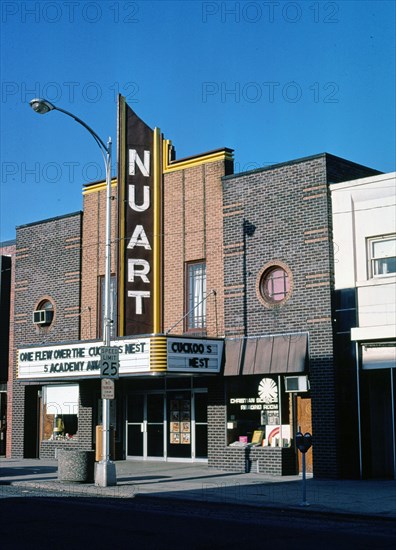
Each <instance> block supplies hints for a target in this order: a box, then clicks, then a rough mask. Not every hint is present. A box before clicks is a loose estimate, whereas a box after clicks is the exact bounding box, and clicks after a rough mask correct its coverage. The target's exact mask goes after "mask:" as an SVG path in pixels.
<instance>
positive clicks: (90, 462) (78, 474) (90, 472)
mask: <svg viewBox="0 0 396 550" xmlns="http://www.w3.org/2000/svg"><path fill="white" fill-rule="evenodd" d="M94 464H95V451H72V450H65V449H60V450H58V479H59V481H68V482H72V483H93V481H94Z"/></svg>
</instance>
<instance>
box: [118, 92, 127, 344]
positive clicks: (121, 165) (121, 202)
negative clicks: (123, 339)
mask: <svg viewBox="0 0 396 550" xmlns="http://www.w3.org/2000/svg"><path fill="white" fill-rule="evenodd" d="M119 110H120V111H119V119H118V124H119V127H118V144H119V146H118V147H119V148H118V154H119V158H118V170H119V172H118V208H119V213H120V214H119V228H118V238H119V243H118V251H119V256H118V261H119V264H118V269H119V271H118V276H119V284H118V288H119V292H118V312H119V327H118V334H119V335H120V336H124V335H125V204H126V203H125V200H126V197H125V124H126V120H125V117H126V107H125V98H124V97H123V96H119Z"/></svg>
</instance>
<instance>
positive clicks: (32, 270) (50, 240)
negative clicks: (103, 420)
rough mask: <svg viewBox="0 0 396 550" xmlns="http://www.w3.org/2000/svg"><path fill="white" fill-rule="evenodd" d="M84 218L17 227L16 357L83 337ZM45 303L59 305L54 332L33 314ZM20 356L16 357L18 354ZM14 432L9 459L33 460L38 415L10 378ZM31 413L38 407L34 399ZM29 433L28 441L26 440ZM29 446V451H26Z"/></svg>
mask: <svg viewBox="0 0 396 550" xmlns="http://www.w3.org/2000/svg"><path fill="white" fill-rule="evenodd" d="M80 264H81V213H80V212H78V213H74V214H70V215H67V216H61V217H58V218H52V219H50V220H45V221H43V222H39V223H35V224H29V225H24V226H20V227H18V228H17V239H16V264H15V303H14V315H15V321H14V342H13V349H12V353H13V354H15V350H16V349H18V348H21V347H24V346H27V345H34V344H36V345H38V344H46V343H49V342H65V341H68V340H77V339H78V338H79V334H80V284H81V278H80V270H81V266H80ZM44 298H48V299H50V300H51V301H52V303H53V304H54V319H53V322H52V323H51V325H50V326H49V327H40V326H38V325H34V324H33V322H32V315H33V311H34V310H35V309H36V308H37V306H38V304H39V303H40V301H41V300H43V299H44ZM14 357H15V355H14ZM10 383H12V385H13V387H12V393H13V399H12V402H11V405H10V407H11V415H12V433H11V438H10V439H11V441H10V448H9V454H10V456H15V457H21V456H23V454H25V456H27V457H29V456H34V455H35V454H36V452H37V451H36V449H35V448H34V443H32V444H31V445H28V444H27V439H26V437H27V433H28V431H29V430H30V429H34V431H35V432H37V426H35V425H32V426H29V425H26V422H30V421H31V422H32V423H33V422H34V418H35V417H36V416H37V411H36V410H33V409H32V411H31V414H29V410H25V386H24V385H23V384H21V383H20V382H18V381H17V379H16V365H15V361H13V372H12V376H11V377H10ZM28 403H29V408H33V405H32V400H31V398H30V397H29V400H28ZM24 432H25V437H24ZM24 447H25V451H24Z"/></svg>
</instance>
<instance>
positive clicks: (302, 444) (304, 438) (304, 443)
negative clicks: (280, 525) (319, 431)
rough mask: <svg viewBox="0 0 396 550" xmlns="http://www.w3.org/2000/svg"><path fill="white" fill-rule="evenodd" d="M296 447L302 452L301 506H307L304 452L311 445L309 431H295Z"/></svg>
mask: <svg viewBox="0 0 396 550" xmlns="http://www.w3.org/2000/svg"><path fill="white" fill-rule="evenodd" d="M296 447H297V449H298V450H299V451H300V453H302V482H303V499H302V503H301V506H309V504H308V502H307V488H306V465H305V453H306V452H307V451H308V449H310V448H311V447H312V435H311V434H310V433H309V432H306V433H305V434H304V435H303V434H302V433H301V432H297V433H296Z"/></svg>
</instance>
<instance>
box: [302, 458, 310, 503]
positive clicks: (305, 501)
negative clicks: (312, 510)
mask: <svg viewBox="0 0 396 550" xmlns="http://www.w3.org/2000/svg"><path fill="white" fill-rule="evenodd" d="M302 488H303V499H302V503H301V506H309V503H308V502H307V476H306V464H305V453H302Z"/></svg>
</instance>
